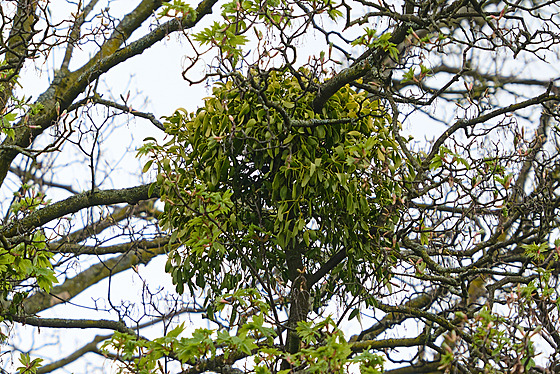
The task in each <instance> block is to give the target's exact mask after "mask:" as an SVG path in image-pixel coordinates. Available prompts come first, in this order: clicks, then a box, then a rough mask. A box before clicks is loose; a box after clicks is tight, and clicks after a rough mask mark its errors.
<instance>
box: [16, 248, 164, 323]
mask: <svg viewBox="0 0 560 374" xmlns="http://www.w3.org/2000/svg"><path fill="white" fill-rule="evenodd" d="M166 250H167V249H166V247H165V246H162V247H155V248H152V249H138V250H136V251H130V252H128V253H125V254H122V255H120V256H117V257H113V258H110V259H108V260H103V261H102V262H99V263H97V264H95V265H92V266H90V267H89V268H88V269H86V270H84V271H82V272H81V273H79V274H78V275H76V276H75V277H73V278H69V279H67V280H66V281H65V282H64V283H63V284H61V285H60V286H56V287H54V288H53V289H52V290H51V292H50V294H46V293H44V292H38V293H36V294H34V295H32V296H30V297H28V298H27V299H26V300H25V301H24V302H23V306H24V310H25V312H26V313H27V314H36V313H39V312H41V311H43V310H46V309H49V308H51V307H52V306H54V305H57V304H60V303H63V302H67V301H68V300H70V299H72V298H73V297H75V296H76V295H78V294H80V293H81V292H82V291H84V290H85V289H87V288H88V287H90V286H92V285H94V284H96V283H98V282H99V281H101V280H103V279H105V278H107V277H110V276H112V275H115V274H117V273H120V272H122V271H125V270H128V269H130V268H132V267H133V266H136V265H138V264H141V263H142V264H147V263H148V262H150V260H152V259H153V258H154V257H156V256H158V255H161V254H164V253H166Z"/></svg>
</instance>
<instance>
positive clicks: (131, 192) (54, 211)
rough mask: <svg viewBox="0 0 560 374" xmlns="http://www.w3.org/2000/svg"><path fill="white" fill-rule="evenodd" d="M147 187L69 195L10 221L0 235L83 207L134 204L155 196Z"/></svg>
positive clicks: (9, 234)
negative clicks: (149, 194)
mask: <svg viewBox="0 0 560 374" xmlns="http://www.w3.org/2000/svg"><path fill="white" fill-rule="evenodd" d="M149 188H150V184H144V185H141V186H137V187H130V188H123V189H117V190H102V191H86V192H82V193H80V194H78V195H75V196H72V197H69V198H68V199H66V200H62V201H59V202H56V203H54V204H51V205H48V206H46V207H45V208H42V209H39V210H36V211H34V212H32V213H31V214H29V215H28V216H27V217H25V218H22V219H21V220H18V221H16V222H13V223H11V224H10V225H8V226H7V227H6V228H4V229H3V230H0V235H2V236H4V237H6V238H11V237H14V236H16V235H22V234H25V233H27V232H29V231H31V230H33V229H36V228H38V227H41V226H42V225H44V224H46V223H48V222H50V221H52V220H55V219H57V218H62V217H64V216H65V215H67V214H71V213H76V212H78V211H79V210H81V209H84V208H89V207H93V206H99V205H112V204H120V203H129V204H136V203H138V202H139V201H142V200H147V199H149V198H151V197H155V196H148V189H149ZM157 193H158V191H157V189H155V190H154V195H156V194H157Z"/></svg>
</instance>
